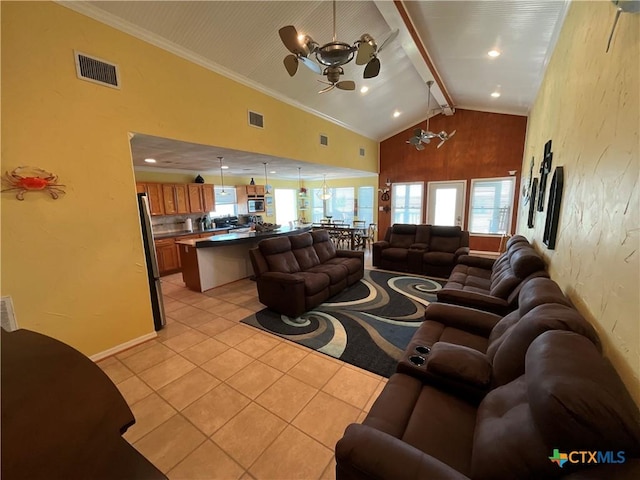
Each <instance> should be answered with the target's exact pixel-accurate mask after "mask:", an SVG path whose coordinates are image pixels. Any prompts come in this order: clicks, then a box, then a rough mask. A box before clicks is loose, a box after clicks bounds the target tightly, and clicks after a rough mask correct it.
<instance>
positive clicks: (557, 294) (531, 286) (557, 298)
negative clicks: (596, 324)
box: [518, 277, 572, 316]
mask: <svg viewBox="0 0 640 480" xmlns="http://www.w3.org/2000/svg"><path fill="white" fill-rule="evenodd" d="M544 303H559V304H561V305H566V306H567V307H570V306H572V305H571V302H570V301H569V299H568V298H567V297H565V296H564V294H563V293H562V290H560V287H559V286H558V284H557V283H556V282H554V281H553V280H551V279H550V278H543V277H540V278H532V279H531V280H529V281H528V282H526V283H525V284H524V286H523V287H522V290H520V296H519V297H518V311H519V312H520V315H521V316H522V315H526V314H527V313H528V312H529V311H530V310H532V309H534V308H535V307H537V306H538V305H542V304H544Z"/></svg>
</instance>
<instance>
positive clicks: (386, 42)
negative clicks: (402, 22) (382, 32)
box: [378, 28, 400, 53]
mask: <svg viewBox="0 0 640 480" xmlns="http://www.w3.org/2000/svg"><path fill="white" fill-rule="evenodd" d="M399 33H400V30H398V29H397V28H396V29H395V30H394V31H393V32H391V33H390V34H389V35H388V36H387V38H385V39H384V40H383V42H382V44H381V45H380V48H378V53H380V52H381V51H382V50H383V49H384V47H386V46H387V45H389V44H390V43H391V42H393V41H394V40H395V39H396V37H397V36H398V34H399Z"/></svg>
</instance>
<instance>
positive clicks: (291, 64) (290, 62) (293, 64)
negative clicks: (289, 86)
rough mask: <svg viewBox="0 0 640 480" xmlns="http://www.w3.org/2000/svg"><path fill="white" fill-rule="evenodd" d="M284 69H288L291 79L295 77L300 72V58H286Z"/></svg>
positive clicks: (292, 56)
mask: <svg viewBox="0 0 640 480" xmlns="http://www.w3.org/2000/svg"><path fill="white" fill-rule="evenodd" d="M283 63H284V68H286V69H287V73H288V74H289V76H290V77H293V76H294V75H295V74H296V72H297V71H298V57H296V56H295V55H287V56H286V57H284V61H283Z"/></svg>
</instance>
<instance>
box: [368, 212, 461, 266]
mask: <svg viewBox="0 0 640 480" xmlns="http://www.w3.org/2000/svg"><path fill="white" fill-rule="evenodd" d="M468 254H469V232H466V231H463V230H462V229H461V228H460V227H442V226H435V225H424V224H421V225H415V224H405V223H396V224H394V225H392V226H391V227H389V228H388V229H387V232H386V234H385V237H384V240H381V241H379V242H375V243H374V244H373V266H374V267H379V268H384V269H387V270H396V271H401V272H411V273H419V274H423V275H430V276H432V277H440V278H447V277H448V276H449V274H450V273H451V271H452V269H453V267H454V266H455V265H456V263H457V262H458V257H460V256H461V255H468Z"/></svg>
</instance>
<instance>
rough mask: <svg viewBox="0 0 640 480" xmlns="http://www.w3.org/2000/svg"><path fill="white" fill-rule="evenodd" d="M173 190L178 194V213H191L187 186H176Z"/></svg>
mask: <svg viewBox="0 0 640 480" xmlns="http://www.w3.org/2000/svg"><path fill="white" fill-rule="evenodd" d="M173 188H174V191H175V193H176V210H177V213H189V194H188V191H187V185H185V184H182V185H174V186H173Z"/></svg>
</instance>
